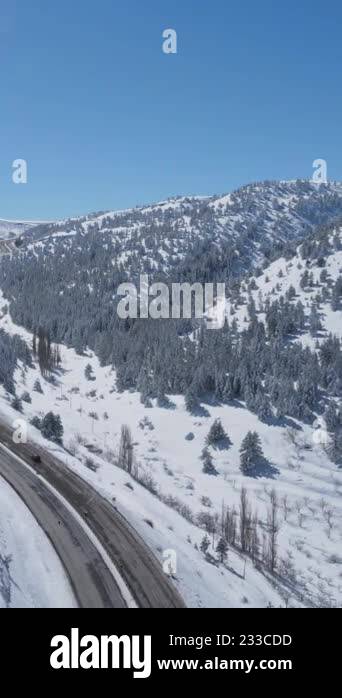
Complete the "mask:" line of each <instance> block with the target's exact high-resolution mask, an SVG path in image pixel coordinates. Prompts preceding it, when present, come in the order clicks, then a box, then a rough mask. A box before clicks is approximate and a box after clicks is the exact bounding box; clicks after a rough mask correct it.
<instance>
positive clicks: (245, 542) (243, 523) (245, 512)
mask: <svg viewBox="0 0 342 698" xmlns="http://www.w3.org/2000/svg"><path fill="white" fill-rule="evenodd" d="M250 522H251V509H250V505H249V501H248V497H247V490H246V488H245V487H242V489H241V494H240V545H241V550H242V552H243V553H245V552H246V551H247V550H248V547H249V539H250Z"/></svg>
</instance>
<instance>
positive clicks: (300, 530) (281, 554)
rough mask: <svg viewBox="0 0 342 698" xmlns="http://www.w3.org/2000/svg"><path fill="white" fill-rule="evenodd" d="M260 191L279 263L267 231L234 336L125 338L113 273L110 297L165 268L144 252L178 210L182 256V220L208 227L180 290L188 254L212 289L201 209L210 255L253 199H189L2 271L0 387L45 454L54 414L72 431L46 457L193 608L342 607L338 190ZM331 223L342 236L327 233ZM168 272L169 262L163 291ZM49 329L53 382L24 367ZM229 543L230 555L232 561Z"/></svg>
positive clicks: (230, 329) (51, 241) (49, 245)
mask: <svg viewBox="0 0 342 698" xmlns="http://www.w3.org/2000/svg"><path fill="white" fill-rule="evenodd" d="M258 186H259V185H255V186H254V187H252V188H251V189H252V191H253V197H256V200H257V201H258V206H259V211H261V210H262V209H263V211H264V214H263V216H264V215H265V210H266V209H267V211H268V216H270V211H271V209H272V212H273V223H272V224H271V223H270V226H272V227H271V228H268V231H269V240H268V242H270V243H272V244H271V248H272V252H271V254H270V256H271V258H272V259H273V261H271V260H270V261H267V256H265V253H264V252H263V253H262V252H261V238H262V235H261V227H260V230H259V231H258V232H257V234H256V236H257V239H258V242H256V241H255V240H256V239H255V238H254V242H255V245H253V244H251V246H250V251H251V258H250V259H247V249H246V251H245V255H246V256H245V260H246V262H244V264H243V266H244V267H245V268H244V270H243V273H242V269H241V274H239V273H238V270H237V269H235V270H234V274H230V275H228V274H227V280H228V284H227V299H226V306H225V312H226V315H227V320H228V322H226V324H225V326H224V327H223V328H221V329H220V330H216V331H210V330H206V329H205V325H204V323H203V322H202V321H196V322H193V321H191V322H184V321H179V322H176V321H175V322H174V321H166V322H164V321H154V322H152V321H150V320H149V321H143V320H140V321H136V322H135V323H132V324H130V323H128V326H126V327H122V326H121V325H120V324H117V321H116V318H115V306H114V301H113V297H114V295H115V283H114V281H113V278H112V280H111V281H109V278H108V281H106V274H107V273H108V277H109V274H110V269H112V270H114V269H116V277H115V280H117V279H118V278H129V272H128V271H127V269H129V268H130V264H131V263H132V260H133V258H134V256H135V257H136V259H137V260H140V261H139V263H140V269H141V268H142V267H143V268H144V270H146V269H147V267H146V264H149V263H150V262H151V260H152V258H151V259H150V257H149V255H146V257H144V256H142V257H141V258H140V251H139V248H138V242H137V240H139V244H140V243H141V241H142V240H144V241H145V249H147V246H146V239H147V238H146V229H147V228H148V226H152V222H151V221H150V222H148V220H149V216H150V215H151V216H152V218H153V230H154V235H157V233H156V230H157V228H158V225H157V220H158V218H159V217H160V219H161V220H164V217H165V215H166V213H165V212H166V210H168V209H170V210H168V213H167V216H169V217H170V221H173V222H174V225H175V228H174V230H176V231H177V234H175V235H174V237H173V236H171V235H170V231H169V237H168V239H169V240H171V239H173V240H174V244H176V243H175V240H176V239H177V240H178V243H177V244H179V239H180V237H182V236H184V237H183V238H182V239H185V229H184V230H181V231H180V228H179V226H178V227H177V226H176V223H175V220H176V219H177V220H178V223H179V221H180V219H182V220H183V222H184V220H185V218H184V217H185V216H186V215H187V214H186V213H185V210H188V211H189V209H192V211H193V210H199V209H201V210H202V213H201V216H200V220H201V225H199V223H198V222H197V223H198V224H197V227H196V226H195V225H194V223H193V220H192V224H191V226H190V228H191V230H190V231H188V232H189V240H188V243H189V248H187V247H186V248H185V253H183V251H182V249H181V246H180V245H179V247H177V249H178V250H179V255H180V257H179V264H178V268H177V274H179V273H180V270H181V269H182V272H183V273H184V274H186V266H185V261H184V260H185V259H186V258H187V255H188V254H190V249H191V250H192V254H193V265H192V272H193V274H194V275H197V274H200V273H205V274H207V273H208V270H209V267H208V265H207V266H205V265H206V262H207V261H208V258H207V257H206V256H205V255H204V253H203V257H202V258H200V259H201V262H202V266H200V265H197V261H196V260H197V257H196V254H197V252H196V250H198V248H197V247H196V245H195V243H194V240H195V238H196V239H197V237H196V236H198V235H199V236H201V235H202V236H203V237H202V242H203V241H204V240H205V237H206V235H208V239H209V237H210V236H209V231H206V232H205V228H204V223H203V220H204V216H203V209H202V208H201V207H203V206H204V207H205V209H207V207H209V210H210V211H213V213H212V214H209V215H210V216H211V215H213V216H214V217H215V226H216V227H215V230H213V229H212V228H210V230H211V238H210V239H211V241H212V240H214V241H215V242H216V240H217V239H218V237H217V238H216V237H215V236H216V235H217V236H219V235H221V234H224V235H226V241H228V239H231V244H232V238H231V237H230V236H231V235H233V233H232V228H231V225H232V221H231V219H230V216H231V211H229V214H228V213H227V219H226V220H225V222H224V223H223V222H222V230H223V231H224V232H222V230H221V232H219V228H220V220H221V218H222V208H223V211H224V214H223V215H224V216H225V215H226V212H227V210H228V208H229V207H230V206H232V205H233V206H237V205H240V204H241V207H242V208H243V206H242V201H243V196H244V195H243V193H241V192H240V194H239V196H238V199H239V202H240V203H239V204H237V201H236V200H235V202H234V197H233V204H232V200H231V197H229V196H227V197H221V198H217V197H213V198H212V199H211V200H208V199H206V200H205V201H204V200H203V199H197V200H191V201H190V200H186V199H177V200H174V201H173V202H172V203H171V202H167V203H165V204H160V205H158V206H157V207H150V210H148V208H144V209H143V210H142V209H137V210H133V211H129V212H122V213H116V214H106V215H105V214H101V216H100V217H99V216H95V217H94V218H92V217H90V218H89V219H80V220H77V221H76V220H73V221H69V222H63V223H61V224H59V225H58V226H53V227H50V228H49V229H47V230H45V232H44V231H43V230H38V229H37V230H36V231H33V232H30V233H29V242H28V244H27V247H26V248H25V250H23V251H22V250H21V251H20V252H19V253H16V255H15V256H13V258H12V259H11V258H7V259H6V260H3V261H2V263H1V274H2V280H1V282H0V287H1V288H2V294H3V295H2V297H1V300H0V309H1V316H2V317H1V320H0V328H1V330H2V331H3V332H4V335H3V336H1V335H0V341H1V342H2V346H3V353H2V356H3V362H4V363H6V365H7V364H8V367H9V368H8V371H7V372H6V376H7V379H6V382H4V376H3V378H2V379H1V376H0V384H1V383H2V385H0V391H1V392H0V409H1V411H2V413H3V415H4V417H5V418H6V419H7V420H11V421H13V420H14V419H15V417H18V411H16V410H14V409H13V395H14V393H15V394H16V396H17V397H18V398H22V397H23V395H24V398H23V399H22V400H21V401H19V404H18V403H16V405H15V406H16V408H17V410H18V409H19V410H22V413H23V415H24V416H25V417H26V418H27V420H31V419H32V418H34V417H35V418H36V419H35V421H34V424H35V426H31V427H30V435H31V438H34V439H37V440H40V439H42V435H41V433H40V431H39V429H38V428H37V427H40V425H41V422H39V420H42V418H43V417H44V415H45V414H46V413H47V412H49V411H51V410H52V411H53V413H54V414H57V415H60V417H61V421H62V424H63V427H64V435H63V444H64V449H63V448H62V447H61V446H60V445H58V444H56V443H51V441H47V440H46V439H44V443H45V445H46V446H48V447H49V448H52V449H53V450H54V451H57V452H58V453H59V456H60V457H61V458H63V459H64V460H65V461H66V462H67V463H68V465H69V467H71V468H74V469H76V470H77V471H78V472H80V473H81V474H82V476H83V477H85V478H87V479H89V480H90V481H91V482H93V483H94V484H95V485H96V487H98V488H99V490H100V491H101V492H102V493H103V494H104V495H105V496H106V497H108V498H109V499H110V501H112V503H113V506H116V507H117V508H118V509H119V510H120V511H122V513H123V514H124V515H125V516H127V518H128V519H129V520H130V521H132V523H133V525H134V526H136V528H137V529H138V530H139V532H140V533H141V534H142V535H143V537H144V538H145V539H146V540H147V542H148V543H149V544H150V545H151V547H152V549H153V550H154V552H155V554H156V555H157V556H158V557H159V558H160V561H161V564H163V561H165V559H166V560H167V559H168V558H169V557H170V551H171V553H172V555H173V554H174V553H175V555H176V558H175V559H176V568H175V569H174V571H173V577H174V581H175V584H176V585H177V587H178V588H179V590H180V592H181V593H182V594H183V596H184V598H185V601H186V603H187V604H188V605H191V606H216V605H218V606H221V607H225V606H228V607H233V606H235V607H240V606H246V607H248V606H262V607H265V606H267V605H269V604H272V605H276V606H294V607H298V606H299V607H300V606H305V607H308V606H314V607H319V606H341V602H342V581H341V580H342V578H341V570H342V568H341V565H342V558H341V538H342V504H341V502H342V499H341V494H342V471H341V465H342V438H341V433H342V410H341V397H342V353H341V337H342V282H341V278H342V275H341V270H342V227H341V226H340V225H339V224H338V223H336V222H334V220H335V218H337V217H338V215H337V214H338V209H339V204H338V205H337V206H336V201H339V196H340V195H339V194H337V193H336V191H337V189H338V187H335V188H332V190H331V191H329V192H328V194H327V196H328V199H329V201H330V204H329V205H328V204H327V201H326V194H325V195H324V197H323V198H324V201H325V203H324V205H323V203H322V200H321V199H320V201H319V202H318V200H317V199H316V198H315V197H316V194H317V196H318V193H317V191H316V190H315V191H314V192H311V194H308V195H306V194H303V189H305V186H304V184H303V183H301V184H300V185H298V183H290V184H289V183H284V184H279V185H274V184H272V185H271V184H266V185H260V186H259V188H258ZM307 186H309V185H307ZM270 188H271V189H270ZM246 190H248V187H247V188H246ZM270 190H272V192H273V194H274V191H275V190H276V191H277V192H278V198H279V196H280V192H281V191H282V192H283V195H284V198H283V206H284V207H285V208H286V215H285V213H284V210H283V209H281V210H280V212H277V211H278V209H277V206H276V205H275V203H274V201H273V200H272V202H271V203H270V200H269V191H270ZM295 191H296V192H297V195H296V196H295V193H294V192H295ZM265 192H267V195H266V194H265ZM285 192H286V196H285ZM291 192H292V194H291ZM299 193H301V194H302V199H301V200H300V201H298V197H299ZM273 194H272V195H273ZM248 196H249V194H248ZM253 197H252V198H253ZM293 197H294V198H293ZM336 197H337V199H336ZM285 199H286V202H285ZM332 201H334V202H335V204H334V215H332V209H331V205H332ZM249 202H250V205H251V206H252V203H251V201H250V199H249ZM245 205H246V201H245ZM327 206H328V208H329V207H330V208H329V211H330V213H331V215H332V219H333V220H330V218H329V220H326V218H327ZM197 207H198V208H197ZM247 209H248V206H247ZM253 210H254V209H253V206H252V210H251V212H250V215H251V216H253ZM304 210H305V212H306V213H305V216H306V218H305V224H304V222H303V219H302V218H301V215H302V214H303V211H304ZM299 211H301V215H300V216H299ZM218 212H219V215H218ZM278 213H279V216H278ZM254 214H255V211H254ZM335 214H336V215H335ZM234 215H235V214H234ZM260 215H261V214H260ZM103 216H104V217H103ZM248 216H249V213H248V212H247V213H246V214H245V220H247V218H248ZM195 218H196V217H195ZM289 218H291V220H289ZM143 219H144V221H145V222H143ZM228 219H229V220H228ZM119 220H121V223H123V222H124V223H125V225H122V230H121V228H120V226H118V223H119ZM109 221H110V223H109ZM313 221H315V224H314V222H313ZM164 223H165V221H164ZM282 224H284V228H282ZM170 225H171V223H170ZM246 225H247V223H246ZM263 225H265V218H263ZM94 226H95V228H94ZM115 226H117V227H115ZM260 226H261V224H260ZM303 226H304V227H303ZM171 227H172V225H171ZM128 228H129V229H130V233H128ZM228 228H229V230H228ZM119 229H120V233H119ZM124 229H125V233H123V230H124ZM133 229H134V231H135V232H134V234H133ZM271 230H272V232H270V231H271ZM201 231H202V233H201ZM275 231H276V232H275ZM121 233H122V237H121V238H120V237H119V235H120V234H121ZM241 235H242V237H241ZM241 235H240V236H238V239H237V240H236V245H235V243H234V250H233V251H234V252H235V250H236V249H237V248H238V246H239V245H241V240H242V239H244V233H242V234H241ZM35 236H36V237H37V238H39V240H38V241H36V242H35V241H34V237H35ZM44 236H45V237H44ZM144 236H145V237H144ZM133 238H134V239H133ZM160 239H162V235H161V237H160V238H158V237H157V238H155V241H154V242H155V244H157V242H156V241H157V240H160ZM119 240H120V242H119ZM191 240H192V242H191ZM289 241H290V242H291V245H290V246H289V244H288V243H289ZM221 242H222V240H221ZM278 244H279V245H280V247H281V246H282V245H283V249H282V251H279V250H280V248H279V250H278V253H277V251H276V250H277V249H278ZM116 249H117V252H115V250H116ZM151 249H152V248H151ZM153 249H154V248H153ZM173 249H174V250H175V249H176V247H174V248H173ZM268 249H270V248H268ZM254 253H255V254H254ZM124 254H126V257H125V264H124V257H123V255H124ZM268 254H269V252H268ZM113 255H114V256H113ZM154 256H155V255H154ZM170 259H171V257H170V256H167V257H164V258H163V265H164V266H163V274H165V276H166V275H169V274H171V271H170V270H171V266H172V265H171V263H170ZM144 260H145V261H144ZM183 262H184V266H183V267H182V266H181V263H183ZM247 262H248V263H247ZM196 265H197V266H196ZM120 266H121V267H122V269H120ZM261 267H262V268H261ZM216 271H217V269H216ZM153 276H154V278H157V277H156V274H155V273H153ZM107 302H108V305H107ZM87 318H88V325H87V326H86V322H87ZM83 323H85V324H84V325H83ZM39 325H41V326H42V327H43V328H44V331H46V332H47V331H49V332H50V337H51V340H52V341H53V342H59V343H60V347H59V353H60V359H61V361H58V362H57V365H56V366H55V367H54V368H52V369H51V370H44V371H43V373H44V375H40V372H39V363H40V362H41V358H39V356H38V357H37V356H33V357H31V356H30V352H28V353H27V351H26V350H25V346H27V347H32V340H33V330H36V329H37V328H38V327H39ZM23 326H25V329H24V328H23ZM76 328H77V332H76ZM15 335H19V337H20V338H21V339H19V338H17V339H13V337H14V336H15ZM11 338H12V339H11ZM75 339H76V340H77V341H75ZM25 343H26V345H25ZM67 345H69V346H67ZM0 348H1V347H0ZM12 355H17V356H18V358H17V360H14V361H13V360H12V359H11V360H10V358H9V357H11V356H12ZM11 378H12V380H11ZM37 379H39V383H40V388H41V390H38V388H37V383H36V382H37ZM25 393H28V395H29V399H27V395H25ZM37 418H38V421H37ZM215 420H220V422H221V424H222V426H223V429H224V431H225V433H226V437H225V438H222V439H218V440H217V441H216V442H215V440H214V441H212V442H211V443H210V444H209V445H207V452H206V454H205V456H203V449H204V448H205V446H206V439H207V436H208V433H209V430H210V428H211V427H212V425H213V423H214V421H215ZM123 424H126V425H128V426H129V427H130V430H131V433H132V437H133V451H134V468H133V470H132V473H127V472H126V471H125V470H124V469H122V467H118V466H120V463H121V461H120V431H121V427H122V425H123ZM248 432H256V433H257V434H258V435H259V439H260V447H261V449H262V454H263V455H262V457H261V456H260V457H259V458H257V457H255V459H254V461H255V462H253V464H252V465H253V467H252V468H251V469H248V468H246V467H245V469H241V458H240V457H241V446H242V442H243V440H244V439H245V437H246V435H247V433H248ZM208 454H209V456H208ZM208 466H209V467H208ZM204 470H206V472H204ZM209 472H211V474H209ZM244 489H245V490H246V493H247V500H248V501H247V507H246V511H247V522H248V526H247V529H246V530H244V529H241V496H242V497H243V492H244ZM272 506H273V514H274V513H275V515H276V526H275V529H276V530H274V536H275V537H274V540H273V543H274V550H273V554H274V560H273V563H274V564H273V563H272V561H271V560H272V555H271V552H272V550H271V548H272V545H271V542H272V537H271V533H272V524H271V521H272ZM206 536H207V537H208V540H209V543H208V544H207V543H204V544H203V540H205V538H206ZM222 537H223V538H225V539H226V541H227V544H228V553H227V557H225V559H224V561H222V562H220V554H219V552H217V550H216V548H217V545H218V543H219V541H220V538H222ZM244 537H245V538H246V540H244ZM206 545H207V548H206V549H205V547H206ZM203 546H204V547H203Z"/></svg>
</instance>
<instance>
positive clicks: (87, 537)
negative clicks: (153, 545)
mask: <svg viewBox="0 0 342 698" xmlns="http://www.w3.org/2000/svg"><path fill="white" fill-rule="evenodd" d="M4 447H5V448H4ZM9 451H10V452H9ZM33 454H35V455H39V456H40V457H41V462H40V463H35V462H34V461H33V460H32V455H33ZM22 461H24V462H25V463H26V464H27V465H29V466H30V467H29V468H28V467H27V466H26V465H25V463H23V462H22ZM0 475H1V476H2V477H4V478H5V479H6V480H7V482H8V483H9V484H10V485H11V486H12V487H13V489H14V490H15V491H16V492H17V493H18V494H19V496H20V497H21V498H22V500H23V501H24V502H25V504H26V505H27V506H28V508H29V509H30V511H31V512H32V514H33V515H34V516H35V518H36V520H37V521H38V523H39V524H40V526H41V527H42V528H43V530H44V531H45V533H46V534H47V536H48V537H49V538H50V540H51V542H52V544H53V546H54V548H55V550H56V552H57V553H58V555H59V557H60V559H61V562H62V564H63V566H64V569H65V570H66V572H67V574H68V576H69V580H70V583H71V585H72V588H73V591H74V594H75V596H76V599H77V601H78V605H79V606H80V607H81V608H127V607H132V606H135V607H136V606H138V607H140V608H184V607H185V604H184V602H183V600H182V599H181V597H180V596H179V594H178V592H177V591H176V589H175V588H174V587H173V586H172V585H171V583H170V580H169V579H168V577H167V576H166V575H165V574H164V572H163V570H162V567H161V565H160V563H159V562H158V560H157V559H156V558H155V557H154V555H153V553H152V552H151V551H150V550H149V548H148V547H147V546H146V545H145V543H144V542H143V540H142V539H141V538H140V536H139V535H138V534H137V533H136V531H135V530H134V529H133V528H132V527H131V526H130V524H129V523H128V522H127V521H126V519H124V517H123V516H122V515H121V514H120V513H119V512H118V511H116V510H115V509H114V508H113V506H112V505H111V504H110V502H109V501H107V500H106V499H104V498H103V497H101V495H100V494H99V493H98V492H97V491H96V490H95V489H94V488H93V487H92V486H91V485H89V484H88V483H87V482H85V481H84V480H82V479H81V478H80V477H79V476H78V475H76V474H75V473H73V472H72V471H71V470H70V469H69V468H67V466H65V465H64V464H63V463H61V462H60V461H59V460H57V459H56V458H54V457H53V456H52V455H50V454H49V453H46V452H45V451H44V450H43V449H41V448H40V447H38V446H36V445H34V444H31V443H29V444H14V443H13V441H12V436H11V431H10V429H9V428H8V427H5V426H3V425H0ZM80 517H82V519H83V521H81V519H80ZM89 529H90V530H89ZM118 573H119V574H118Z"/></svg>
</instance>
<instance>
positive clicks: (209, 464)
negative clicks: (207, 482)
mask: <svg viewBox="0 0 342 698" xmlns="http://www.w3.org/2000/svg"><path fill="white" fill-rule="evenodd" d="M201 460H202V461H203V472H204V473H205V474H206V475H217V470H216V468H215V466H214V462H213V458H212V455H211V453H210V451H209V449H208V448H207V447H205V448H204V449H203V450H202V455H201Z"/></svg>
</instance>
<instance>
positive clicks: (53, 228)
mask: <svg viewBox="0 0 342 698" xmlns="http://www.w3.org/2000/svg"><path fill="white" fill-rule="evenodd" d="M339 216H342V184H341V183H337V182H336V183H335V182H329V183H328V184H326V185H324V184H323V185H320V186H317V185H316V184H314V183H312V182H310V181H301V180H299V181H294V182H262V183H257V184H251V185H248V186H246V187H242V188H240V189H238V190H237V191H235V192H232V193H230V194H227V195H223V196H211V197H194V196H193V197H184V196H181V197H176V198H171V199H168V200H167V201H162V202H159V203H156V204H153V205H148V206H140V207H137V208H134V209H128V210H123V211H112V212H106V213H100V214H90V215H88V216H85V217H83V218H71V219H69V220H63V221H60V222H57V223H56V224H52V225H51V224H50V225H45V226H44V225H40V226H38V227H37V228H35V230H33V231H32V232H31V234H30V235H29V238H30V239H31V240H32V241H34V240H35V239H36V240H39V241H40V243H41V245H40V247H41V249H42V250H44V251H47V252H48V251H50V252H51V251H53V250H54V249H57V252H58V247H59V246H63V247H64V248H65V249H66V250H68V251H69V254H70V253H71V254H72V252H73V249H74V248H75V247H76V248H77V247H78V246H79V245H80V244H82V247H83V249H85V248H87V246H88V244H91V246H92V248H94V246H95V245H96V243H98V244H99V245H100V246H101V248H103V247H104V248H105V249H106V251H107V253H108V254H107V256H108V260H109V271H110V270H111V267H112V265H114V266H115V267H117V268H119V269H122V270H124V272H125V273H127V274H130V275H131V276H132V274H135V273H137V272H138V271H147V272H150V273H152V274H167V275H169V276H174V275H175V273H178V272H179V273H180V274H183V275H184V274H185V273H187V272H189V268H192V267H193V265H194V262H195V265H196V263H198V264H199V262H200V261H202V263H203V255H206V256H207V258H208V263H209V261H210V260H211V259H212V260H213V262H214V264H215V265H216V271H217V272H218V271H219V270H220V268H227V267H228V269H232V270H233V271H235V272H236V273H241V271H242V270H243V269H244V268H250V266H251V265H256V264H258V263H260V264H262V263H263V262H264V260H265V257H266V258H269V257H270V256H272V255H273V254H274V253H275V252H276V251H280V250H281V249H282V248H283V247H284V245H288V244H289V243H291V242H293V241H298V240H301V239H302V238H303V237H305V236H307V235H310V233H311V232H312V230H313V229H315V228H316V227H317V226H319V225H323V224H325V223H329V222H331V221H332V220H333V219H335V218H336V217H339ZM199 266H201V265H200V264H199ZM179 267H180V268H179Z"/></svg>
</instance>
